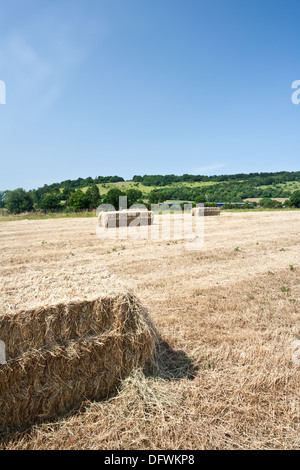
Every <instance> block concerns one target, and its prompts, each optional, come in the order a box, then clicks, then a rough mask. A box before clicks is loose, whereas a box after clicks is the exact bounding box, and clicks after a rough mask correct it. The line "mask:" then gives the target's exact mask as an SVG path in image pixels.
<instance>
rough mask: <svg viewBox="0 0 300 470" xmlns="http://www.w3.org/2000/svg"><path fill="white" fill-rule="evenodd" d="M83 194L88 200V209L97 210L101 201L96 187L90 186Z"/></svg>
mask: <svg viewBox="0 0 300 470" xmlns="http://www.w3.org/2000/svg"><path fill="white" fill-rule="evenodd" d="M85 194H86V197H87V198H88V200H89V209H90V210H92V209H97V207H98V206H99V205H100V204H101V199H102V198H101V196H100V191H99V188H98V186H97V185H96V184H94V185H93V186H90V187H89V188H88V189H87V191H86V193H85Z"/></svg>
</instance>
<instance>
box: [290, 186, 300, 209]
mask: <svg viewBox="0 0 300 470" xmlns="http://www.w3.org/2000/svg"><path fill="white" fill-rule="evenodd" d="M290 205H291V206H295V207H300V191H299V190H298V191H295V192H294V193H293V194H292V195H291V197H290Z"/></svg>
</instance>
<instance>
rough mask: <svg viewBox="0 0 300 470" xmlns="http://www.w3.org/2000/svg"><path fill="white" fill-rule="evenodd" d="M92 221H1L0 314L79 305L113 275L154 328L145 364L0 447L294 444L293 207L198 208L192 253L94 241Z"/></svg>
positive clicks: (299, 224)
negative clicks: (200, 229) (198, 232)
mask: <svg viewBox="0 0 300 470" xmlns="http://www.w3.org/2000/svg"><path fill="white" fill-rule="evenodd" d="M96 224H97V218H96V217H95V218H94V219H89V218H85V219H78V218H77V219H63V220H58V219H49V220H42V221H18V222H3V223H1V224H0V243H1V254H0V261H1V263H0V277H1V288H0V289H1V290H0V300H1V311H2V312H4V313H5V314H7V315H15V314H16V312H17V311H18V310H19V309H25V310H30V309H35V308H36V307H47V305H46V304H49V305H50V304H51V305H52V304H53V303H54V304H55V303H59V302H63V303H68V302H74V301H80V302H81V301H91V300H95V299H96V298H97V296H98V294H99V285H103V283H105V284H106V285H107V287H110V288H111V289H112V290H114V289H115V288H116V289H117V288H118V287H120V286H121V285H122V288H124V289H125V290H130V291H132V292H133V294H134V295H136V296H137V297H138V298H139V300H140V301H141V303H142V305H143V307H145V308H146V309H147V310H148V312H149V314H150V316H151V318H152V320H153V322H154V324H155V327H156V329H157V331H158V332H159V334H160V345H159V350H158V353H159V354H158V362H157V364H156V367H155V368H152V369H147V370H144V371H143V370H142V369H141V368H140V369H138V370H137V371H136V372H134V373H132V374H130V375H129V376H128V377H127V378H125V379H124V380H123V381H122V382H121V383H120V384H119V386H118V393H116V394H115V395H114V396H112V397H110V398H109V399H108V400H104V401H93V400H92V399H91V400H83V403H82V406H81V407H80V409H77V411H76V412H73V413H69V414H67V415H65V416H64V417H63V418H59V419H56V420H52V421H48V422H47V423H44V424H39V425H36V426H35V427H34V428H29V429H28V430H27V431H26V432H23V433H14V434H10V435H8V436H7V435H5V436H4V435H3V436H2V440H1V448H5V449H108V450H112V449H129V450H131V449H300V438H299V436H300V358H299V360H298V356H297V354H295V350H296V348H297V347H298V346H297V344H298V341H299V340H300V249H299V245H300V230H299V229H300V212H299V211H290V212H259V213H254V212H253V213H236V214H235V213H222V214H221V216H220V217H206V218H205V243H204V247H203V248H202V249H201V250H199V251H189V250H187V249H186V242H185V241H183V240H182V241H181V240H175V241H167V240H161V241H160V240H157V241H149V240H143V239H140V240H130V239H129V240H126V239H124V240H109V239H105V240H100V239H99V238H97V237H96V234H95V232H96ZM1 339H2V338H0V340H1ZM0 367H3V366H0Z"/></svg>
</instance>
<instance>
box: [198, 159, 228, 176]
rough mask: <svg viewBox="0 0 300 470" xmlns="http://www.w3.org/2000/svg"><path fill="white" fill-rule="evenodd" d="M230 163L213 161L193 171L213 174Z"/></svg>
mask: <svg viewBox="0 0 300 470" xmlns="http://www.w3.org/2000/svg"><path fill="white" fill-rule="evenodd" d="M227 166H228V165H227V164H226V163H219V162H217V163H213V164H211V165H204V166H200V167H198V168H196V169H195V170H194V171H193V173H195V174H212V173H214V172H216V171H217V170H221V169H222V168H226V167H227Z"/></svg>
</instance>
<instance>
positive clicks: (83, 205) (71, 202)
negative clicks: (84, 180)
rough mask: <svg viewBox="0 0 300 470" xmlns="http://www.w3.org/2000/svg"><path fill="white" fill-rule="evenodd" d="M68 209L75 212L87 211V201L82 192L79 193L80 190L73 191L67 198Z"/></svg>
mask: <svg viewBox="0 0 300 470" xmlns="http://www.w3.org/2000/svg"><path fill="white" fill-rule="evenodd" d="M68 207H69V208H70V209H71V210H73V211H75V212H77V211H81V210H84V209H88V207H89V199H88V197H87V196H86V194H84V192H83V191H81V189H78V190H77V191H75V193H72V194H71V196H70V197H69V199H68Z"/></svg>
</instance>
